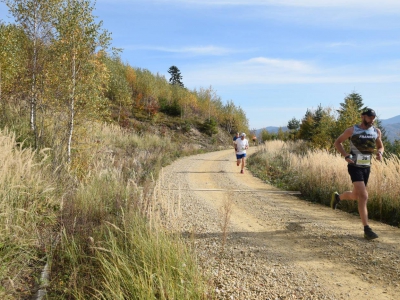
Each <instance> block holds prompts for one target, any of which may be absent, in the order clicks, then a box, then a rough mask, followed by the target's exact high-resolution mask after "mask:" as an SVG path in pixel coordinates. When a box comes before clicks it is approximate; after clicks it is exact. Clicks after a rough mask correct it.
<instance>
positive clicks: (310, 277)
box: [158, 147, 400, 299]
mask: <svg viewBox="0 0 400 300" xmlns="http://www.w3.org/2000/svg"><path fill="white" fill-rule="evenodd" d="M255 150H256V148H255V147H253V148H251V150H250V152H252V151H255ZM239 170H240V168H239V167H237V166H236V160H235V156H234V151H233V149H232V150H224V151H218V152H212V153H207V154H202V155H196V156H191V157H186V158H182V159H180V160H178V161H176V162H175V163H173V164H172V165H170V166H168V167H166V168H165V169H164V170H163V172H162V175H161V177H160V180H159V182H158V184H159V186H160V187H161V189H160V191H161V193H162V195H163V199H164V201H163V202H164V203H163V205H164V207H165V210H166V211H167V213H168V219H169V220H171V224H170V226H173V227H174V228H175V230H178V231H179V232H181V233H182V234H183V235H184V236H186V237H187V241H188V243H191V244H192V245H193V246H194V249H195V251H196V255H197V258H198V262H199V265H200V266H201V268H202V270H204V272H205V274H207V276H208V278H210V281H211V282H212V284H213V285H214V286H215V291H216V295H217V297H218V299H399V298H400V287H399V283H400V281H399V279H400V266H399V262H400V251H399V250H400V247H399V241H400V230H399V229H398V228H393V227H390V226H388V225H384V224H381V223H378V222H372V221H371V223H370V226H371V227H372V228H373V229H374V231H376V232H377V233H378V235H379V236H380V237H379V239H377V240H374V241H366V240H365V239H364V238H363V231H362V226H361V222H360V220H359V217H358V216H354V215H350V214H347V213H344V212H342V211H340V210H336V211H334V210H332V209H331V208H329V207H324V206H321V205H319V204H313V203H311V202H307V201H304V200H300V199H299V198H298V197H296V196H295V195H290V194H288V193H286V192H284V191H280V190H278V189H276V188H274V187H272V186H270V185H268V184H266V183H264V182H262V181H261V180H259V179H257V178H255V177H253V176H252V175H251V174H250V173H249V172H247V170H246V171H245V174H240V173H239Z"/></svg>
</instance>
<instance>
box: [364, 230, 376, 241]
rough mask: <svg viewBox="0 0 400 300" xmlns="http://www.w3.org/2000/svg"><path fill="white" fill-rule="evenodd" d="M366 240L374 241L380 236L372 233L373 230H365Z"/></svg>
mask: <svg viewBox="0 0 400 300" xmlns="http://www.w3.org/2000/svg"><path fill="white" fill-rule="evenodd" d="M364 238H366V239H367V240H373V239H376V238H378V235H377V234H376V233H375V232H373V231H372V229H371V228H367V229H364Z"/></svg>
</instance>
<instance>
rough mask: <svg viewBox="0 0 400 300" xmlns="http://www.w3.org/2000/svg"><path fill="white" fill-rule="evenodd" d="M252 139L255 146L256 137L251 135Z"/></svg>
mask: <svg viewBox="0 0 400 300" xmlns="http://www.w3.org/2000/svg"><path fill="white" fill-rule="evenodd" d="M252 140H253V145H254V146H255V145H256V144H257V137H256V136H255V135H253V138H252Z"/></svg>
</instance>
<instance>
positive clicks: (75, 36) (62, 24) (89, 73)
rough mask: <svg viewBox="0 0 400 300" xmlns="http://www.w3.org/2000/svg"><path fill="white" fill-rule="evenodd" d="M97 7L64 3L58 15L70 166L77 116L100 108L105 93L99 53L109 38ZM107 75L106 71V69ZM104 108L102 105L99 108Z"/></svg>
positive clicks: (79, 1) (83, 1)
mask: <svg viewBox="0 0 400 300" xmlns="http://www.w3.org/2000/svg"><path fill="white" fill-rule="evenodd" d="M93 9H94V7H93V6H91V3H90V1H88V0H64V1H62V3H61V5H60V10H59V12H58V14H57V20H56V23H55V27H56V30H57V43H56V46H55V49H56V50H55V51H56V52H57V55H58V56H59V57H60V67H61V69H62V70H63V73H60V76H63V77H64V78H65V95H64V97H63V98H64V99H62V100H64V103H65V104H66V106H67V109H68V119H69V120H68V129H67V162H68V164H70V163H71V150H72V142H73V135H74V126H75V118H76V113H77V112H78V113H79V110H85V111H87V109H91V110H96V109H98V108H99V105H98V104H99V103H100V102H101V101H102V99H104V98H102V95H103V91H102V88H101V83H99V80H100V81H101V79H99V77H100V76H101V73H102V72H99V67H101V66H100V65H101V64H102V62H101V60H100V59H101V56H99V55H96V52H100V53H101V51H103V50H106V49H107V47H108V45H109V42H110V37H109V34H108V33H107V31H104V30H102V28H101V27H102V22H99V23H96V22H95V19H94V16H93V14H92V12H93ZM103 71H104V72H106V69H105V68H104V70H103ZM100 106H101V105H100Z"/></svg>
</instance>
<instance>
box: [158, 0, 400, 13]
mask: <svg viewBox="0 0 400 300" xmlns="http://www.w3.org/2000/svg"><path fill="white" fill-rule="evenodd" d="M154 1H155V2H168V3H171V2H178V3H184V4H197V5H218V6H239V5H240V6H289V7H309V8H313V7H315V8H334V7H343V8H357V9H359V10H366V9H367V10H370V9H379V10H387V11H390V10H393V9H394V8H400V1H398V0H380V1H376V0H154Z"/></svg>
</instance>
